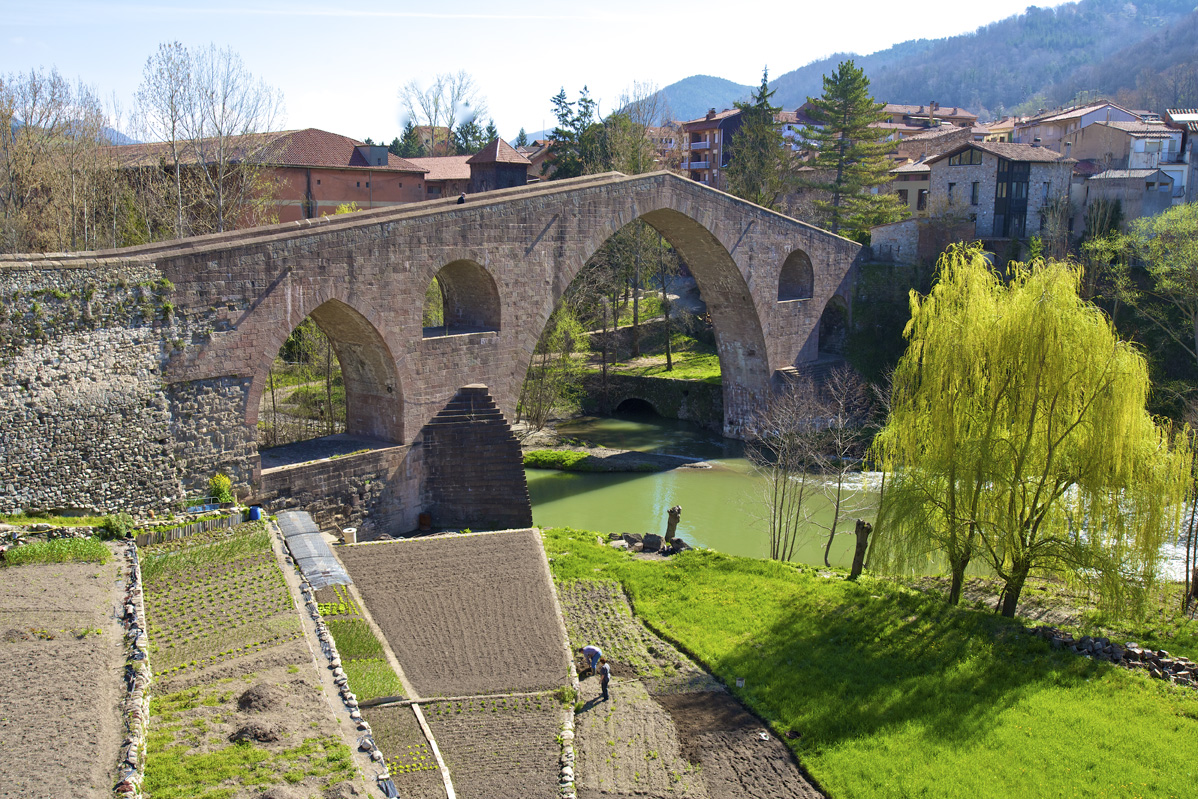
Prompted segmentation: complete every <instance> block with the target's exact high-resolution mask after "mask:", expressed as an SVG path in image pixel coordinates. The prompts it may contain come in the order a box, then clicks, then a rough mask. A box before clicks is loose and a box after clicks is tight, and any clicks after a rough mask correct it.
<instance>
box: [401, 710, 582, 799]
mask: <svg viewBox="0 0 1198 799" xmlns="http://www.w3.org/2000/svg"><path fill="white" fill-rule="evenodd" d="M424 717H425V719H427V721H428V725H429V728H430V729H431V730H432V731H433V737H434V738H435V739H436V740H437V746H438V747H439V748H440V750H441V756H442V757H443V758H444V759H445V765H446V766H448V767H449V774H450V778H451V779H452V780H453V787H454V791H455V792H456V793H457V795H458V796H459V797H461V799H497V797H520V799H556V797H557V795H558V793H557V782H558V777H559V775H560V764H559V762H558V760H559V758H560V756H561V745H560V744H559V743H558V742H557V736H558V735H559V734H560V733H561V724H562V706H561V705H560V704H559V703H558V701H557V700H556V699H554V698H553V697H552V696H540V697H512V698H487V699H470V700H465V701H461V702H457V701H452V702H432V703H429V704H426V705H424ZM397 787H398V784H397Z"/></svg>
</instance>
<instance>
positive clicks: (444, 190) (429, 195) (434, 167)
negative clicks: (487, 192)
mask: <svg viewBox="0 0 1198 799" xmlns="http://www.w3.org/2000/svg"><path fill="white" fill-rule="evenodd" d="M469 160H470V156H468V155H438V156H430V157H424V158H409V159H408V161H409V162H411V163H412V164H413V165H414V166H416V167H418V168H420V169H423V170H424V171H425V175H424V196H423V197H421V198H420V199H422V200H436V199H438V198H440V197H456V196H457V195H459V194H461V193H462V192H466V191H470V164H468V163H466V162H467V161H469Z"/></svg>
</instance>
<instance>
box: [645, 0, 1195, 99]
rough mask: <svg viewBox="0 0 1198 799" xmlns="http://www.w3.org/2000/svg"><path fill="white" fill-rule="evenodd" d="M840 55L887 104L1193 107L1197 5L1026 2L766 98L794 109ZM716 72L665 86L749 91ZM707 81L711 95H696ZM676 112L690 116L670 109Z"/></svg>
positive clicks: (825, 62)
mask: <svg viewBox="0 0 1198 799" xmlns="http://www.w3.org/2000/svg"><path fill="white" fill-rule="evenodd" d="M846 58H852V59H854V60H855V61H856V63H857V65H858V66H860V67H862V68H864V69H865V72H866V74H867V75H868V76H869V79H870V83H871V88H872V91H873V94H874V97H875V98H877V99H878V100H882V101H885V102H893V103H926V102H928V101H930V100H936V101H937V102H939V103H940V104H941V105H944V106H952V105H959V106H964V107H967V108H969V109H971V110H973V111H977V112H979V113H981V114H982V116H983V118H985V117H986V116H991V115H993V116H1000V115H1002V114H1004V113H1010V112H1011V111H1012V110H1014V109H1016V108H1020V110H1023V111H1028V110H1030V111H1034V110H1036V108H1037V107H1039V106H1045V107H1052V106H1056V105H1061V104H1065V103H1068V102H1069V101H1070V100H1072V99H1074V98H1075V97H1076V96H1078V95H1079V93H1083V92H1090V93H1093V94H1099V95H1103V96H1112V97H1114V96H1119V97H1121V98H1122V99H1123V100H1124V102H1127V103H1131V104H1135V105H1138V106H1142V107H1150V108H1152V109H1153V110H1158V111H1159V110H1163V106H1161V107H1158V106H1160V104H1161V103H1162V102H1164V103H1167V104H1170V105H1198V79H1195V77H1194V76H1195V75H1196V74H1198V67H1196V66H1195V65H1196V64H1198V10H1196V9H1195V0H1142V1H1141V2H1136V3H1132V2H1127V0H1080V2H1076V3H1067V4H1065V5H1061V6H1058V7H1056V8H1037V7H1035V6H1031V7H1029V8H1028V9H1027V11H1025V12H1024V13H1022V14H1018V15H1016V16H1013V17H1008V18H1007V19H1004V20H1000V21H998V22H995V23H992V24H990V25H986V26H983V27H981V28H978V29H977V30H976V31H974V32H973V33H967V34H962V35H960V36H953V37H949V38H946V39H936V40H928V39H917V40H911V41H906V42H902V43H900V44H896V45H894V46H893V47H890V48H888V49H886V50H882V51H879V52H877V53H873V54H871V55H867V56H857V55H852V54H846V53H838V54H836V55H833V56H830V57H829V58H825V59H821V60H819V61H816V62H812V63H810V64H807V65H806V66H803V67H800V68H799V69H796V70H793V71H791V72H787V73H785V74H783V75H779V76H778V77H777V78H775V79H774V80H773V81H771V82H770V85H771V87H773V88H774V89H776V90H777V94H776V95H775V96H774V101H775V102H776V103H778V104H780V105H782V106H783V107H785V108H795V107H797V106H799V105H801V104H802V103H803V102H805V101H806V100H807V98H808V97H809V96H815V95H818V94H820V93H821V92H822V91H823V75H824V74H826V73H829V72H831V71H832V70H833V69H834V68H835V67H836V64H837V63H839V62H840V61H843V60H845V59H846ZM776 66H785V65H776ZM699 80H701V81H702V82H696V81H699ZM715 80H717V79H712V78H702V79H699V78H687V79H686V80H683V81H679V82H678V83H675V84H672V85H671V86H667V87H666V88H665V89H663V91H664V92H666V94H667V97H671V96H672V93H673V92H674V90H675V88H676V87H679V86H682V85H684V84H685V85H687V87H688V89H689V91H690V93H691V95H692V96H693V99H692V100H691V102H692V103H693V105H691V106H688V108H700V107H701V108H702V110H703V111H705V110H706V109H707V108H709V107H712V106H715V107H716V108H717V109H722V108H728V107H731V105H732V102H733V101H734V100H737V99H740V98H741V97H743V96H745V95H746V94H747V92H748V89H747V87H736V88H735V90H732V89H731V88H728V87H724V89H723V90H719V87H718V84H716V83H714V81H715ZM733 86H735V84H733ZM707 87H710V93H709V94H705V95H703V96H699V95H698V94H697V92H698V90H699V89H700V88H707ZM1082 96H1083V98H1084V97H1085V95H1084V94H1083V95H1082ZM1021 107H1022V108H1021ZM700 113H701V112H700ZM690 116H694V115H690ZM675 117H676V118H678V119H687V118H689V117H688V116H687V115H684V114H682V113H680V112H679V111H677V110H676V111H675Z"/></svg>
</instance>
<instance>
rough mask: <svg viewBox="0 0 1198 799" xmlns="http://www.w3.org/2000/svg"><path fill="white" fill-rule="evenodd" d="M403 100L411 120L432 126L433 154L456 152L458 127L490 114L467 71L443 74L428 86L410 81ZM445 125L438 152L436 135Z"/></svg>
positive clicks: (431, 149)
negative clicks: (454, 141)
mask: <svg viewBox="0 0 1198 799" xmlns="http://www.w3.org/2000/svg"><path fill="white" fill-rule="evenodd" d="M399 101H400V102H401V103H402V104H403V107H404V111H405V112H406V114H407V116H408V118H409V119H410V120H413V121H414V122H415V123H416V124H417V125H427V126H428V127H429V131H430V132H429V135H430V137H431V142H430V145H431V146H430V147H429V155H452V153H451V152H450V151H449V150H450V142H451V141H452V135H453V130H454V128H455V127H457V126H458V125H460V124H465V123H467V122H473V121H474V120H476V119H478V118H480V117H482V116H483V115H484V114H486V113H487V102H486V100H485V99H484V98H483V96H482V94H481V92H480V91H479V88H478V86H477V85H475V83H474V78H473V77H471V75H470V73H468V72H466V71H465V70H460V71H459V72H457V73H456V74H449V73H443V74H439V75H437V77H436V78H435V79H434V80H433V82H432V85H430V86H429V87H428V88H427V89H425V88H421V86H420V83H419V82H418V81H415V80H411V81H408V82H407V83H405V84H404V85H403V87H402V88H401V89H400V90H399ZM441 128H444V129H445V145H444V147H443V148H442V151H441V152H438V151H437V140H436V136H437V131H438V130H439V129H441Z"/></svg>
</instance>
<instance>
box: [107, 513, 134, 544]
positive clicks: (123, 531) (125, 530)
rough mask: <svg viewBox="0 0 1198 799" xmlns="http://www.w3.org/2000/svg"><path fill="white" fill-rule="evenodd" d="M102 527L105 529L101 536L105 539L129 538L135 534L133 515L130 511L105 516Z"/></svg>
mask: <svg viewBox="0 0 1198 799" xmlns="http://www.w3.org/2000/svg"><path fill="white" fill-rule="evenodd" d="M100 529H101V530H103V531H104V532H103V534H102V535H101V536H100V537H101V538H103V539H109V538H127V537H128V536H130V535H133V517H132V516H130V515H129V514H128V513H110V514H109V515H107V516H105V517H104V523H103V524H101V525H100Z"/></svg>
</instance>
